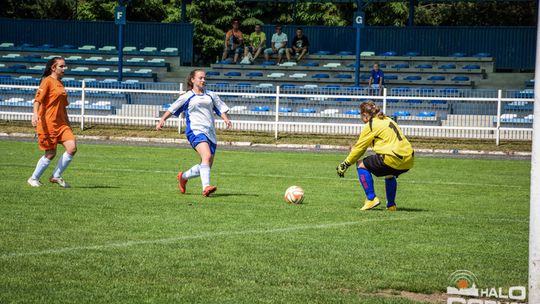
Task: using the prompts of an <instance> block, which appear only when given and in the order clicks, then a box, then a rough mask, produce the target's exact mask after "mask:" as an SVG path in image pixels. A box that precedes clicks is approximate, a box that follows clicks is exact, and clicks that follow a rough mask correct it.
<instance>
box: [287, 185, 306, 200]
mask: <svg viewBox="0 0 540 304" xmlns="http://www.w3.org/2000/svg"><path fill="white" fill-rule="evenodd" d="M284 198H285V201H286V202H287V203H291V204H301V203H302V202H303V201H304V189H302V188H300V187H298V186H290V187H289V188H287V190H286V191H285V196H284Z"/></svg>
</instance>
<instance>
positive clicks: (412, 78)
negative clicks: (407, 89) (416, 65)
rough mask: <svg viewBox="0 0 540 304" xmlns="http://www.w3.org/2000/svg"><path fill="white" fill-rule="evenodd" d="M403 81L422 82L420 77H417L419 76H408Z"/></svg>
mask: <svg viewBox="0 0 540 304" xmlns="http://www.w3.org/2000/svg"><path fill="white" fill-rule="evenodd" d="M403 80H408V81H417V80H422V76H419V75H409V76H407V77H405V78H403Z"/></svg>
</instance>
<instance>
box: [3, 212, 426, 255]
mask: <svg viewBox="0 0 540 304" xmlns="http://www.w3.org/2000/svg"><path fill="white" fill-rule="evenodd" d="M416 218H417V217H401V218H388V217H385V218H377V219H367V220H363V221H354V222H340V223H327V224H316V225H301V226H290V227H283V228H273V229H249V230H237V231H234V230H233V231H221V232H203V233H199V234H193V235H184V236H178V237H172V238H164V239H155V240H140V241H125V242H119V243H110V244H103V245H89V246H75V247H64V248H57V249H47V250H40V251H29V252H14V253H7V254H3V255H0V259H9V258H16V257H26V256H40V255H49V254H63V253H71V252H76V251H85V250H107V249H113V248H126V247H132V246H139V245H160V244H171V243H178V242H181V241H189V240H198V239H212V238H218V237H229V236H242V235H251V234H270V233H279V232H291V231H300V230H311V229H332V228H340V227H345V226H352V225H358V224H363V223H368V222H379V221H398V220H414V219H416Z"/></svg>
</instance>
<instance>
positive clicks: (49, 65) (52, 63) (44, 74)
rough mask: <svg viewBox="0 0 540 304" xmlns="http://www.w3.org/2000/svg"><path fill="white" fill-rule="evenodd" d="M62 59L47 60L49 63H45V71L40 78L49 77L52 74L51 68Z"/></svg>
mask: <svg viewBox="0 0 540 304" xmlns="http://www.w3.org/2000/svg"><path fill="white" fill-rule="evenodd" d="M62 59H64V58H62V57H53V58H51V59H49V61H47V64H46V65H45V71H43V75H41V78H42V79H43V78H45V77H47V76H49V75H51V74H52V67H53V65H54V64H55V63H56V62H57V61H58V60H62Z"/></svg>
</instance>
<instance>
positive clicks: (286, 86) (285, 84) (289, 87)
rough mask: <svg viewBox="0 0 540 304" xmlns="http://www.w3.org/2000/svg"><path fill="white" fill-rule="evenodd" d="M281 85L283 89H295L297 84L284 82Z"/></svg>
mask: <svg viewBox="0 0 540 304" xmlns="http://www.w3.org/2000/svg"><path fill="white" fill-rule="evenodd" d="M280 87H281V88H282V89H294V88H296V85H295V84H292V83H284V84H282V85H280Z"/></svg>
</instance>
